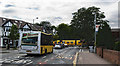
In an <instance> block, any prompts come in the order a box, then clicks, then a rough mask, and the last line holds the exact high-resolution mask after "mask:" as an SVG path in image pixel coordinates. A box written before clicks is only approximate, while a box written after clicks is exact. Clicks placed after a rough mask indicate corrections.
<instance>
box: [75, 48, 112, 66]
mask: <svg viewBox="0 0 120 66" xmlns="http://www.w3.org/2000/svg"><path fill="white" fill-rule="evenodd" d="M77 61H78V62H77V64H111V63H110V62H108V61H107V60H105V59H103V58H101V57H99V56H98V55H97V54H95V53H90V52H89V50H84V51H79V52H78V60H77Z"/></svg>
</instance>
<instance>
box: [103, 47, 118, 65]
mask: <svg viewBox="0 0 120 66" xmlns="http://www.w3.org/2000/svg"><path fill="white" fill-rule="evenodd" d="M103 58H104V59H106V60H108V61H110V62H112V63H114V64H118V63H120V52H119V51H115V50H108V49H104V50H103Z"/></svg>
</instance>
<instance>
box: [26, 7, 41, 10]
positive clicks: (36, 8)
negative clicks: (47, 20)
mask: <svg viewBox="0 0 120 66" xmlns="http://www.w3.org/2000/svg"><path fill="white" fill-rule="evenodd" d="M27 9H33V10H39V8H38V7H34V8H31V7H29V8H27Z"/></svg>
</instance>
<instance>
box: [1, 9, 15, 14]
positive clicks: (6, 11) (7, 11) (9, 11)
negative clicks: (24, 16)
mask: <svg viewBox="0 0 120 66" xmlns="http://www.w3.org/2000/svg"><path fill="white" fill-rule="evenodd" d="M2 13H15V10H9V9H7V10H3V11H2Z"/></svg>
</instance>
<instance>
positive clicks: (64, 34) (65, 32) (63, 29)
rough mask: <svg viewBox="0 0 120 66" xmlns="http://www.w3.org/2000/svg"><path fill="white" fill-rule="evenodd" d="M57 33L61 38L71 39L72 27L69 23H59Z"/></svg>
mask: <svg viewBox="0 0 120 66" xmlns="http://www.w3.org/2000/svg"><path fill="white" fill-rule="evenodd" d="M57 31H58V32H57V34H58V35H59V39H69V37H70V35H69V34H70V27H69V25H67V24H64V23H62V24H59V25H58V27H57Z"/></svg>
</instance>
